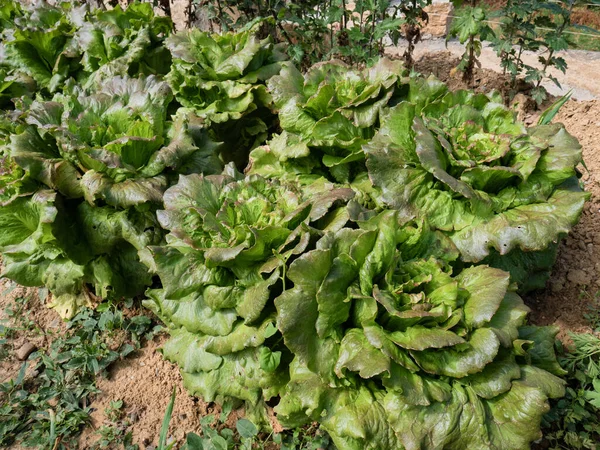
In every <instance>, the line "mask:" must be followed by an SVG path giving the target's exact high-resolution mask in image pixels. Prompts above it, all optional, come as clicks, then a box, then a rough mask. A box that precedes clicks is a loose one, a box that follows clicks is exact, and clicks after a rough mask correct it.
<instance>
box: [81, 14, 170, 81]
mask: <svg viewBox="0 0 600 450" xmlns="http://www.w3.org/2000/svg"><path fill="white" fill-rule="evenodd" d="M172 29H173V23H172V22H171V19H170V18H168V17H159V16H155V15H154V11H153V10H152V5H150V4H149V3H132V4H130V5H129V6H128V7H127V9H125V10H123V9H121V7H120V6H116V7H115V8H114V9H112V10H110V11H103V10H96V11H92V12H90V13H89V17H87V18H86V20H85V21H83V23H82V24H81V26H80V27H79V28H78V29H77V31H76V32H75V34H74V37H73V41H74V46H75V49H76V50H75V51H76V52H77V53H78V54H81V55H82V56H81V65H82V66H83V71H84V72H85V74H86V76H87V75H88V74H90V76H89V79H87V80H86V83H87V84H88V85H90V84H93V83H100V82H102V79H105V78H107V77H109V76H114V75H122V76H123V75H129V76H132V77H136V76H139V75H166V74H167V72H169V69H170V67H171V54H170V53H169V51H168V50H167V48H166V47H164V45H163V44H164V42H163V41H164V39H165V38H166V37H167V36H168V35H169V34H170V33H171V31H172Z"/></svg>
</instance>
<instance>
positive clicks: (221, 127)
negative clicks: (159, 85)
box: [166, 21, 285, 168]
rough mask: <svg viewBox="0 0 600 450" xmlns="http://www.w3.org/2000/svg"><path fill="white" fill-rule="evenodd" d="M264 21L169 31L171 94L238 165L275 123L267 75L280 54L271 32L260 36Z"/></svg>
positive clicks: (279, 61)
mask: <svg viewBox="0 0 600 450" xmlns="http://www.w3.org/2000/svg"><path fill="white" fill-rule="evenodd" d="M262 27H263V22H262V21H259V22H253V23H250V24H249V25H248V26H247V27H245V28H244V29H242V30H241V31H239V32H237V33H225V34H222V35H218V34H210V33H206V32H202V31H200V30H198V29H195V28H194V29H191V30H187V31H185V32H181V33H177V34H173V35H171V36H170V37H169V38H168V39H167V40H166V46H167V47H168V49H169V50H170V51H171V54H172V56H173V64H172V66H171V72H170V73H169V74H168V76H167V80H168V81H169V83H170V85H171V87H172V88H173V92H174V94H175V98H176V99H177V101H178V102H179V103H181V104H182V105H183V106H184V107H186V108H189V109H191V110H193V111H194V112H195V114H197V115H198V116H199V118H200V119H201V120H202V121H203V122H204V123H205V124H206V125H207V126H208V125H210V130H211V133H212V134H213V136H214V138H215V139H217V140H219V141H224V142H225V143H226V144H228V145H227V148H229V152H228V155H229V157H228V158H227V159H229V160H230V161H234V162H236V164H237V165H238V167H240V168H243V166H244V165H245V164H246V162H247V159H248V156H247V153H246V152H247V151H249V150H251V149H252V148H254V147H256V146H258V145H260V144H262V143H263V142H264V140H265V139H266V137H267V133H268V130H269V129H270V128H272V127H273V126H274V120H275V116H274V114H273V113H272V111H271V109H272V107H271V103H272V100H271V96H270V94H269V93H268V92H267V88H266V86H265V82H266V80H268V79H269V78H271V77H272V76H274V75H276V74H278V73H279V71H280V70H281V66H282V61H283V60H284V59H285V56H284V54H283V53H281V52H280V51H279V50H278V49H277V47H276V46H274V44H273V42H272V39H271V37H265V38H260V37H259V35H260V34H261V30H262Z"/></svg>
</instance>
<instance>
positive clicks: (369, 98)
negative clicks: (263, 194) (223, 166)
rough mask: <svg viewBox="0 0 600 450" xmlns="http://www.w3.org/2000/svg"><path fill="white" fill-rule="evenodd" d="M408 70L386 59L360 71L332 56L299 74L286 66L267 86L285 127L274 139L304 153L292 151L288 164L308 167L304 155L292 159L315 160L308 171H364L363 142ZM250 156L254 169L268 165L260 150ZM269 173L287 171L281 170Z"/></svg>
mask: <svg viewBox="0 0 600 450" xmlns="http://www.w3.org/2000/svg"><path fill="white" fill-rule="evenodd" d="M406 75H407V72H406V71H405V69H404V67H403V66H402V63H401V62H399V61H390V60H388V59H385V58H382V59H381V60H379V61H378V62H377V63H376V64H375V65H374V66H373V67H371V68H368V69H364V70H362V71H358V70H352V69H350V68H349V67H348V66H346V65H345V64H344V63H342V62H340V61H332V62H327V63H322V64H317V65H315V66H313V67H312V68H311V69H309V71H308V72H307V73H306V74H304V75H303V74H301V73H300V72H299V71H298V70H297V69H296V68H295V67H294V66H292V65H286V66H285V67H284V68H283V69H282V71H281V74H279V75H278V76H275V77H273V78H271V79H270V80H269V82H268V85H269V90H270V92H271V94H272V95H273V100H274V102H275V105H276V107H277V109H278V114H279V122H280V125H281V128H282V129H283V131H284V133H283V134H282V136H280V137H278V138H276V139H278V140H284V141H288V142H289V144H288V146H291V145H294V146H296V147H297V146H298V145H302V146H303V152H302V153H297V154H296V155H290V156H291V161H290V163H291V164H292V165H294V166H296V163H297V166H299V167H297V169H296V170H303V169H306V165H305V164H303V161H302V160H301V161H295V159H297V158H305V157H307V156H308V155H310V156H311V158H312V159H313V160H315V161H314V162H313V163H312V164H313V167H311V168H310V169H311V170H313V171H314V170H315V169H317V170H320V171H322V172H323V173H325V174H329V173H330V174H331V176H333V178H334V179H335V180H337V181H339V182H347V181H351V179H352V178H353V177H354V176H355V175H356V172H361V171H364V159H365V157H364V153H363V151H362V148H361V147H362V146H363V145H364V144H366V143H367V142H368V141H369V139H370V138H372V137H373V134H374V133H375V130H376V129H377V128H378V127H379V123H380V115H381V112H382V110H384V109H385V108H386V107H387V106H388V105H389V104H393V103H394V102H396V101H398V98H399V97H400V98H401V97H402V96H403V89H402V86H403V85H404V84H405V83H406V81H407V78H406ZM276 142H277V141H276ZM275 146H277V144H275ZM251 161H252V164H253V166H254V168H255V170H258V171H260V170H262V166H263V165H268V164H269V162H268V159H267V160H265V158H264V152H263V151H261V150H260V149H259V150H255V151H254V152H253V154H252V155H251ZM315 163H317V164H318V165H316V168H314V166H315ZM272 175H277V176H286V175H287V174H286V173H285V171H284V170H282V171H281V172H279V173H275V172H272Z"/></svg>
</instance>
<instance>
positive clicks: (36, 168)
mask: <svg viewBox="0 0 600 450" xmlns="http://www.w3.org/2000/svg"><path fill="white" fill-rule="evenodd" d="M172 98H173V97H172V93H171V90H170V89H169V86H168V85H167V84H166V83H165V82H161V81H158V79H156V78H155V77H154V76H150V77H147V78H139V79H132V78H127V77H125V78H121V77H115V78H112V79H111V80H110V81H107V82H105V83H104V84H103V86H102V88H101V89H99V90H98V91H96V92H93V93H92V94H89V93H88V92H87V91H86V90H84V89H81V88H79V87H76V86H73V87H72V88H71V90H70V91H69V92H66V93H65V94H60V95H56V96H55V98H54V100H53V101H51V102H34V103H33V104H32V105H31V108H30V110H29V112H28V114H27V117H26V121H27V123H28V124H29V126H28V127H27V128H26V129H25V130H24V131H23V132H22V133H20V134H16V135H13V136H12V138H11V156H12V158H13V159H14V160H15V161H16V162H17V164H19V165H20V166H21V167H22V168H24V169H25V170H27V171H29V173H30V174H31V176H32V177H33V178H35V179H37V180H39V181H40V182H42V183H44V184H45V185H46V186H48V187H49V188H52V189H55V190H57V191H58V192H60V193H61V194H62V195H64V196H65V197H67V198H81V197H84V198H85V199H86V200H87V201H88V202H89V203H90V204H94V203H97V204H108V205H111V206H114V207H117V208H128V207H131V206H139V205H143V204H148V203H155V204H158V203H160V202H161V201H162V193H163V192H164V190H165V189H166V188H167V187H168V185H169V183H170V179H171V178H172V176H173V174H174V173H176V172H177V173H179V172H181V173H189V172H197V173H202V172H208V173H214V172H220V170H221V163H220V161H219V159H218V157H217V156H216V154H215V149H216V146H215V145H213V144H210V142H209V141H208V140H204V141H201V139H202V137H201V136H196V137H197V138H198V139H200V141H198V142H199V143H200V144H201V145H202V148H199V147H197V146H196V141H195V140H194V137H195V136H194V135H193V133H192V132H191V131H189V130H188V126H187V119H186V118H185V117H184V116H177V117H176V118H175V120H174V122H171V121H168V120H167V109H168V107H169V105H170V103H171V100H172Z"/></svg>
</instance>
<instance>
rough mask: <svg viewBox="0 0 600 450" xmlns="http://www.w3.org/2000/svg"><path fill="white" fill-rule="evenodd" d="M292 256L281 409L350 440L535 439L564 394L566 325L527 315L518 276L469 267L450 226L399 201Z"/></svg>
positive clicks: (458, 443)
mask: <svg viewBox="0 0 600 450" xmlns="http://www.w3.org/2000/svg"><path fill="white" fill-rule="evenodd" d="M358 225H359V227H358V228H356V227H352V228H343V229H341V230H339V231H337V232H335V233H329V234H327V235H326V236H324V237H323V238H322V239H321V240H320V241H319V242H318V243H317V246H316V249H314V250H311V251H308V252H305V253H304V254H303V255H301V256H300V257H299V258H297V259H296V260H295V261H294V262H292V263H291V265H290V266H289V269H288V271H287V277H288V278H289V280H290V281H291V282H292V283H293V288H291V289H288V290H286V291H285V292H283V293H282V294H281V295H280V296H279V297H278V298H277V299H275V305H276V307H277V325H278V328H279V330H280V331H281V333H282V335H283V338H284V343H285V345H286V347H287V348H289V350H290V351H291V352H292V353H293V354H294V356H295V358H294V360H293V362H292V363H291V364H290V374H289V376H290V381H289V383H288V384H286V386H285V389H284V390H283V392H282V393H281V401H280V403H279V405H278V406H277V407H276V408H275V411H276V413H277V417H278V420H279V421H280V422H281V423H282V424H283V425H284V426H290V427H295V426H299V425H302V424H305V423H308V422H311V421H313V420H318V421H319V422H320V423H321V425H322V426H323V427H324V428H325V429H326V430H327V431H328V432H329V433H330V434H331V436H332V437H333V439H334V442H335V443H336V445H337V447H338V448H340V449H364V448H372V449H376V448H377V449H398V448H401V449H404V448H406V449H408V448H422V449H435V448H506V449H508V448H515V449H516V448H526V447H527V446H528V445H529V443H530V442H531V441H533V440H535V439H537V438H539V437H540V436H541V433H540V422H541V418H542V415H543V414H544V413H545V412H546V411H548V409H549V406H548V403H547V399H548V398H549V397H550V398H554V397H560V396H562V395H564V383H563V381H562V380H561V379H560V378H559V377H558V376H557V375H561V374H562V373H563V371H562V369H561V368H560V365H559V364H558V363H557V361H556V358H555V356H554V353H553V350H552V348H553V339H554V335H555V334H556V330H553V329H550V328H537V327H530V326H525V325H524V322H525V318H526V315H527V313H528V308H527V307H526V306H525V305H524V303H523V301H522V300H521V298H520V297H519V296H518V295H517V294H516V293H514V292H513V291H512V290H511V287H510V280H509V274H508V273H506V272H504V271H502V270H499V269H495V268H491V267H489V266H485V265H480V266H474V267H470V268H468V269H465V270H463V271H462V272H461V273H460V274H458V275H457V276H454V275H453V274H452V269H451V268H450V267H449V265H448V264H447V262H446V261H444V260H443V259H439V258H436V257H435V256H436V255H438V256H440V257H443V258H448V257H451V255H450V253H451V250H449V249H451V248H452V244H451V243H450V242H448V241H447V238H445V237H444V236H443V235H440V234H438V233H433V232H432V231H430V230H428V229H427V228H424V227H423V226H419V225H418V224H417V225H416V226H415V225H411V224H404V225H403V220H401V219H400V218H399V216H398V213H396V212H393V211H386V212H383V213H380V214H379V215H377V216H375V217H373V218H370V219H369V220H363V221H359V222H358Z"/></svg>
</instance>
